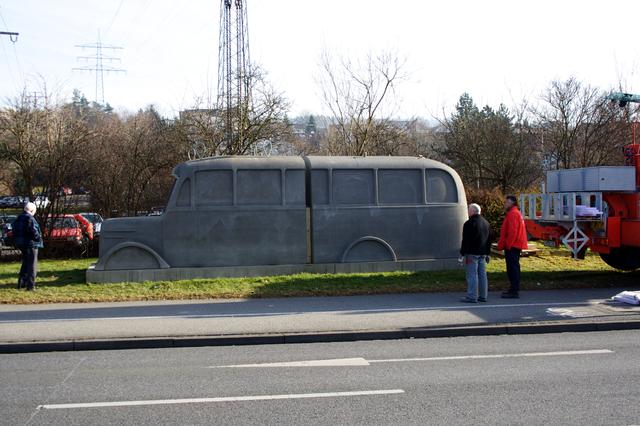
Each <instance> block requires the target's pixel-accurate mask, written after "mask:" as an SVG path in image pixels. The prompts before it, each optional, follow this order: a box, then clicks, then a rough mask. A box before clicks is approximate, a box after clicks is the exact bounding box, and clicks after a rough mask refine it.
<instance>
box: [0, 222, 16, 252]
mask: <svg viewBox="0 0 640 426" xmlns="http://www.w3.org/2000/svg"><path fill="white" fill-rule="evenodd" d="M17 217H18V216H16V215H13V214H12V215H3V216H0V246H13V238H9V232H10V231H11V225H12V224H13V222H14V221H15V220H16V218H17Z"/></svg>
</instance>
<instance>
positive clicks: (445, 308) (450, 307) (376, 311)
mask: <svg viewBox="0 0 640 426" xmlns="http://www.w3.org/2000/svg"><path fill="white" fill-rule="evenodd" d="M600 303H601V302H600V301H587V302H551V303H542V302H541V303H510V304H504V305H485V304H466V305H464V306H462V304H461V303H456V304H454V305H447V306H423V307H416V308H381V309H352V310H344V311H333V310H326V311H291V312H251V313H244V314H243V313H231V314H193V315H189V314H180V315H174V314H172V315H150V316H136V315H131V316H125V317H99V318H95V317H87V318H82V317H76V318H49V319H47V318H40V319H39V318H29V319H16V320H0V324H2V323H11V324H15V323H32V322H65V321H131V320H132V319H134V320H158V319H173V318H178V319H202V318H251V317H270V316H286V315H327V314H336V315H353V314H379V313H386V312H388V313H393V312H419V311H454V310H468V311H473V310H476V309H497V308H518V307H522V308H526V307H532V306H594V305H599V304H600ZM8 313H9V311H7V312H3V313H2V314H8Z"/></svg>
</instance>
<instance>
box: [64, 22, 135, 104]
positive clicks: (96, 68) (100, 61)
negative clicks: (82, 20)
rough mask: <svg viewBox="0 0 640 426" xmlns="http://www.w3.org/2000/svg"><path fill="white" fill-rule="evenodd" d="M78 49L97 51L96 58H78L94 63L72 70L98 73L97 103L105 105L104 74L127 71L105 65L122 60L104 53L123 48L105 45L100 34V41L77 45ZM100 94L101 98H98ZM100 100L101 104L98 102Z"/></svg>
mask: <svg viewBox="0 0 640 426" xmlns="http://www.w3.org/2000/svg"><path fill="white" fill-rule="evenodd" d="M76 47H79V48H81V49H95V52H96V54H95V56H78V60H83V61H87V62H88V61H92V63H90V64H89V65H87V66H85V67H77V68H72V69H73V70H74V71H92V72H95V73H96V96H95V102H96V103H100V104H101V105H104V73H105V72H107V73H109V72H125V71H126V70H124V69H121V68H114V67H112V66H110V65H105V64H104V62H120V58H118V57H116V56H105V55H104V53H103V51H104V50H110V51H116V50H122V49H123V47H120V46H112V45H107V44H103V43H102V41H101V40H100V32H98V41H97V42H95V43H91V44H77V45H76ZM98 93H100V97H99V98H98ZM98 100H100V102H98Z"/></svg>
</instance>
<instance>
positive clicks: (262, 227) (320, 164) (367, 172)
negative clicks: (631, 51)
mask: <svg viewBox="0 0 640 426" xmlns="http://www.w3.org/2000/svg"><path fill="white" fill-rule="evenodd" d="M173 175H174V177H175V179H176V180H175V183H174V187H173V190H172V191H171V194H170V196H169V199H168V202H167V205H166V209H165V211H164V213H163V214H162V215H160V216H149V217H130V218H116V219H108V220H106V221H105V222H104V223H103V224H102V231H101V239H100V257H99V260H98V262H97V263H96V265H95V266H93V267H91V268H90V269H89V270H88V271H87V280H88V281H90V282H91V281H93V282H110V281H123V280H143V279H144V280H146V279H150V280H159V279H182V278H194V277H212V276H250V275H274V274H281V273H285V274H286V273H295V272H323V273H326V272H375V271H382V270H398V269H406V270H419V269H444V268H452V267H455V266H456V259H457V257H458V251H459V248H460V240H461V234H462V225H463V223H464V221H465V220H466V219H467V211H466V198H465V193H464V188H463V186H462V182H461V181H460V177H459V176H458V174H457V173H456V172H455V171H454V170H453V169H451V168H450V167H448V166H446V165H444V164H442V163H440V162H437V161H434V160H428V159H425V158H422V157H322V156H304V157H244V156H242V157H211V158H206V159H201V160H193V161H188V162H185V163H182V164H179V165H178V166H176V167H175V169H174V171H173ZM162 271H164V272H162Z"/></svg>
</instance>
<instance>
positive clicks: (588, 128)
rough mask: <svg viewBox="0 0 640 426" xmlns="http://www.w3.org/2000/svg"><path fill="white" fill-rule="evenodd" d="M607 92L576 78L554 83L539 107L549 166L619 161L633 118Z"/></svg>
mask: <svg viewBox="0 0 640 426" xmlns="http://www.w3.org/2000/svg"><path fill="white" fill-rule="evenodd" d="M606 95H607V93H605V92H603V91H601V90H600V89H597V88H595V87H592V86H589V85H584V84H583V83H581V82H580V81H578V80H577V79H575V78H574V77H571V78H569V79H567V80H565V81H553V82H551V84H550V85H549V87H548V88H547V90H546V91H545V92H544V94H543V96H542V101H543V103H542V105H541V106H540V107H539V108H537V109H536V110H535V114H536V115H537V122H538V123H537V124H538V126H539V127H540V129H541V136H542V137H543V141H544V142H543V147H542V148H543V153H544V156H545V162H546V166H547V167H548V168H552V169H562V168H571V167H587V166H597V165H605V164H617V163H619V161H620V152H621V150H620V148H621V146H622V145H624V143H625V138H626V136H627V134H626V132H627V131H628V129H629V127H628V122H629V120H628V116H625V113H624V111H621V110H620V109H619V108H617V106H616V105H613V104H611V102H609V101H608V100H607V99H606Z"/></svg>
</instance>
